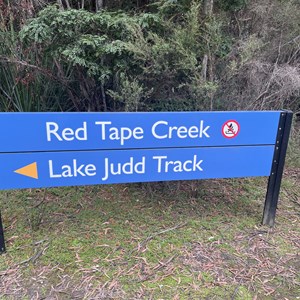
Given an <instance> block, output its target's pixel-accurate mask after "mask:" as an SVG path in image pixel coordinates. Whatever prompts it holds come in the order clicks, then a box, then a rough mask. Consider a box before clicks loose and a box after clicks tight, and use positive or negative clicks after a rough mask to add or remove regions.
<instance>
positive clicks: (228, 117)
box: [0, 111, 280, 153]
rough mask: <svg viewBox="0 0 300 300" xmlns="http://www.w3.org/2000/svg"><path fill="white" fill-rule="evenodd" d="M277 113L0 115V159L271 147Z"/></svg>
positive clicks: (275, 132)
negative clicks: (27, 155)
mask: <svg viewBox="0 0 300 300" xmlns="http://www.w3.org/2000/svg"><path fill="white" fill-rule="evenodd" d="M279 117H280V111H267V112H171V113H166V112H162V113H0V137H1V146H0V153H5V152H32V151H62V150H72V151H75V150H102V149H147V148H174V147H205V146H242V145H272V144H274V142H275V139H276V134H277V128H278V122H279Z"/></svg>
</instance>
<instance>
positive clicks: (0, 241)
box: [0, 212, 5, 254]
mask: <svg viewBox="0 0 300 300" xmlns="http://www.w3.org/2000/svg"><path fill="white" fill-rule="evenodd" d="M4 252H5V241H4V230H3V225H2V219H1V212H0V254H2V253H4Z"/></svg>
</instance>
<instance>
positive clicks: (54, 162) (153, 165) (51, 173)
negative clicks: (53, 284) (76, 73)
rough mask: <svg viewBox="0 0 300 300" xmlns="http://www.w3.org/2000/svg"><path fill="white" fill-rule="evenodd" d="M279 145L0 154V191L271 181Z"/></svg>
mask: <svg viewBox="0 0 300 300" xmlns="http://www.w3.org/2000/svg"><path fill="white" fill-rule="evenodd" d="M273 153H274V146H269V145H268V146H259V147H257V146H244V147H206V148H183V149H182V148H174V149H147V150H122V151H120V150H109V151H106V150H102V151H101V150H96V151H76V152H73V151H68V152H37V153H15V154H10V153H9V154H0V166H1V168H0V178H1V180H0V189H13V188H29V187H31V188H37V187H52V186H70V185H92V184H109V183H126V182H146V181H166V180H190V179H208V178H229V177H247V176H269V174H270V169H271V165H272V157H273Z"/></svg>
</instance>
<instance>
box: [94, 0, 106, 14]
mask: <svg viewBox="0 0 300 300" xmlns="http://www.w3.org/2000/svg"><path fill="white" fill-rule="evenodd" d="M103 8H104V0H96V12H98V11H100V10H102V9H103Z"/></svg>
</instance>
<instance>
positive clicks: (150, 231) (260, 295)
mask: <svg viewBox="0 0 300 300" xmlns="http://www.w3.org/2000/svg"><path fill="white" fill-rule="evenodd" d="M293 155H295V153H293ZM299 170H300V164H298V163H297V161H295V160H290V159H287V166H286V169H285V175H284V179H283V183H282V193H281V197H280V202H279V208H278V212H277V217H276V226H275V227H274V228H271V229H270V228H268V227H266V226H261V225H260V222H261V218H262V211H263V204H264V197H265V192H266V185H267V181H266V179H265V178H252V179H234V180H233V179H228V180H208V181H198V182H184V183H178V182H169V183H152V184H131V185H112V186H92V187H76V188H75V187H73V188H72V187H66V188H52V189H47V190H46V192H44V190H43V189H36V190H21V191H9V192H1V193H0V206H1V212H2V218H3V223H4V226H5V239H6V247H7V252H6V253H5V254H3V255H1V256H0V298H1V299H31V298H32V297H33V296H32V295H33V294H34V293H35V295H37V294H38V295H39V296H40V297H46V296H49V295H52V296H53V297H54V296H57V297H59V298H60V299H91V298H93V297H94V298H97V297H98V299H253V298H255V297H257V299H285V298H286V299H296V297H298V296H299V295H300V292H299V291H300V277H299V273H298V270H299V268H300V260H299V256H297V253H299V246H300V245H299V240H300V229H299V221H300V214H299V212H300V206H299V205H300V204H299V195H300V185H299V175H298V177H297V176H295V171H299ZM101 297H102V298H101Z"/></svg>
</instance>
